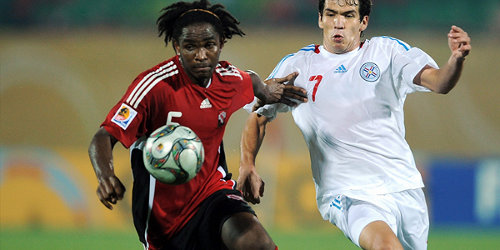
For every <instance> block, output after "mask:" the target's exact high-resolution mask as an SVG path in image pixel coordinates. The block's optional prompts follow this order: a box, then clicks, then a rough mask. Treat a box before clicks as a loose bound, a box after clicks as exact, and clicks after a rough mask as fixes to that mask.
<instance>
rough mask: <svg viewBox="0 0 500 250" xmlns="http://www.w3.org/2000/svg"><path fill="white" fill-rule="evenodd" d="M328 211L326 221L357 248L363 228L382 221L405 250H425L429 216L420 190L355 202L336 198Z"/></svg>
mask: <svg viewBox="0 0 500 250" xmlns="http://www.w3.org/2000/svg"><path fill="white" fill-rule="evenodd" d="M327 209H328V211H327V213H326V215H327V216H326V219H327V220H329V221H330V222H331V223H333V224H334V225H336V226H337V227H338V228H339V229H340V230H341V231H342V232H344V234H345V236H346V237H347V238H349V239H350V240H351V241H352V242H353V243H354V244H356V245H357V246H358V247H359V236H360V234H361V231H362V230H363V229H364V228H365V226H366V225H368V224H369V223H371V222H374V221H384V222H385V223H387V225H389V226H390V228H391V229H392V231H393V232H394V234H396V236H397V237H398V239H399V241H400V242H401V244H402V245H403V247H404V249H418V250H420V249H427V236H428V233H429V214H428V212H427V205H426V201H425V196H424V192H423V191H422V189H412V190H405V191H402V192H398V193H390V194H381V195H369V196H356V198H353V197H347V196H344V195H337V196H335V197H333V198H332V201H331V202H330V205H329V206H328V208H327Z"/></svg>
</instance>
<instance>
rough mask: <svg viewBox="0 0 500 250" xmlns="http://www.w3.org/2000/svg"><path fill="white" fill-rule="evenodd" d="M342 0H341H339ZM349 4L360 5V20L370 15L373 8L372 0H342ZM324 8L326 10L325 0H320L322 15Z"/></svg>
mask: <svg viewBox="0 0 500 250" xmlns="http://www.w3.org/2000/svg"><path fill="white" fill-rule="evenodd" d="M337 1H340V0H337ZM342 1H344V2H345V3H346V4H348V5H358V6H359V21H362V20H363V17H364V16H370V12H371V10H372V0H358V3H356V0H342ZM323 10H325V0H319V5H318V11H319V14H320V15H321V16H323Z"/></svg>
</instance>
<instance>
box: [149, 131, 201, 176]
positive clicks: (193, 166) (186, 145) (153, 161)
mask: <svg viewBox="0 0 500 250" xmlns="http://www.w3.org/2000/svg"><path fill="white" fill-rule="evenodd" d="M204 159H205V152H204V149H203V144H202V143H201V140H200V138H199V137H198V136H197V135H196V134H195V133H194V132H193V130H191V129H190V128H188V127H185V126H181V125H165V126H162V127H160V128H158V129H156V130H155V131H154V132H153V133H152V134H151V135H150V136H149V137H148V139H147V140H146V144H145V145H144V149H143V161H144V166H145V167H146V169H147V170H148V171H149V173H150V174H151V175H152V176H153V177H155V178H156V179H157V180H159V181H161V182H163V183H167V184H182V183H186V182H188V181H190V180H191V179H193V178H194V177H195V176H196V174H197V173H198V172H199V171H200V168H201V165H202V164H203V161H204Z"/></svg>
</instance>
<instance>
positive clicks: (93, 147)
mask: <svg viewBox="0 0 500 250" xmlns="http://www.w3.org/2000/svg"><path fill="white" fill-rule="evenodd" d="M116 142H117V139H116V138H114V137H113V136H112V135H111V134H109V133H108V132H107V131H106V130H105V129H104V128H100V129H99V130H98V131H97V132H96V134H95V135H94V137H93V138H92V141H91V142H90V146H89V157H90V162H91V163H92V166H93V167H94V172H95V174H96V176H97V181H98V182H99V184H98V186H97V191H96V193H97V197H98V198H99V200H100V201H101V203H102V204H103V205H104V206H106V207H107V208H108V209H113V205H112V204H116V202H117V201H118V200H121V199H123V194H124V193H125V186H124V185H123V184H122V182H121V181H120V179H118V177H116V175H115V172H114V170H113V147H114V145H115V144H116Z"/></svg>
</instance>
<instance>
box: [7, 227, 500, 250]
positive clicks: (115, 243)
mask: <svg viewBox="0 0 500 250" xmlns="http://www.w3.org/2000/svg"><path fill="white" fill-rule="evenodd" d="M270 234H271V236H272V237H273V239H274V241H275V242H276V243H277V245H278V246H279V249H280V250H308V249H315V250H322V249H324V250H327V249H342V250H349V249H358V248H357V247H355V246H354V244H352V243H351V242H350V241H348V240H347V239H346V238H345V237H344V235H343V234H342V233H340V232H338V231H336V230H335V231H334V230H316V229H313V230H301V231H294V232H288V231H283V230H270ZM0 249H2V250H10V249H35V250H37V249H40V250H42V249H43V250H45V249H51V250H57V249H72V250H79V249H81V250H84V249H85V250H87V249H95V250H100V249H120V250H127V249H130V250H132V249H143V248H142V245H141V244H139V241H138V239H137V235H136V234H135V232H133V231H99V230H88V229H85V230H46V229H43V230H42V229H1V230H0ZM429 249H436V250H447V249H453V250H471V249H474V250H476V249H500V229H491V230H484V229H474V230H465V229H456V228H452V229H450V228H447V229H432V230H431V233H430V237H429Z"/></svg>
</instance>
